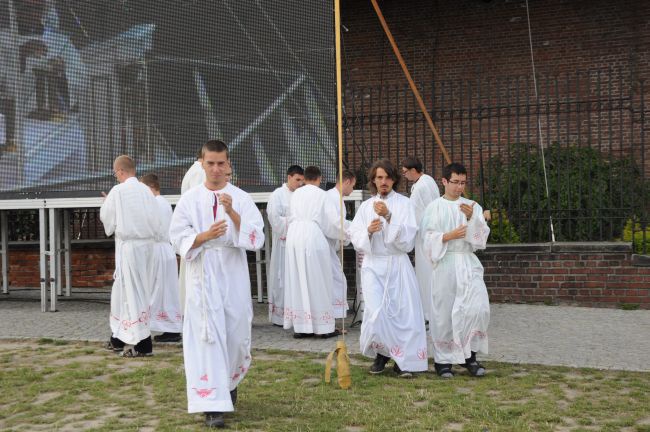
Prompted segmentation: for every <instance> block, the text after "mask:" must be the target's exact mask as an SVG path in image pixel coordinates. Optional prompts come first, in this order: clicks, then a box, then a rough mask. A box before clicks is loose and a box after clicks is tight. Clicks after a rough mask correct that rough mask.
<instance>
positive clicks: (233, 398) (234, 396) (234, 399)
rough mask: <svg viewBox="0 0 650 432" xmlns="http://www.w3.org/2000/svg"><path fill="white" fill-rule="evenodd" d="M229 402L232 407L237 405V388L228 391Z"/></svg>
mask: <svg viewBox="0 0 650 432" xmlns="http://www.w3.org/2000/svg"><path fill="white" fill-rule="evenodd" d="M230 400H231V401H232V405H233V406H235V404H236V403H237V387H235V389H234V390H230Z"/></svg>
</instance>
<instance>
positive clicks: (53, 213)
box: [47, 208, 58, 312]
mask: <svg viewBox="0 0 650 432" xmlns="http://www.w3.org/2000/svg"><path fill="white" fill-rule="evenodd" d="M49 213H50V221H49V222H50V246H49V251H48V252H47V255H49V256H50V312H55V311H56V264H57V262H58V259H57V255H56V209H53V208H51V209H49Z"/></svg>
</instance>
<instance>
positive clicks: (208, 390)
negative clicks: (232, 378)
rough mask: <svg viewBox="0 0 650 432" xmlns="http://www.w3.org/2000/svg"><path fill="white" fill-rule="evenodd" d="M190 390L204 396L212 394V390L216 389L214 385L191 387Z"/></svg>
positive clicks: (201, 396)
mask: <svg viewBox="0 0 650 432" xmlns="http://www.w3.org/2000/svg"><path fill="white" fill-rule="evenodd" d="M192 390H194V391H195V392H196V394H197V395H199V397H200V398H206V397H208V396H210V395H211V394H212V392H213V391H215V390H216V388H215V387H212V388H196V387H192Z"/></svg>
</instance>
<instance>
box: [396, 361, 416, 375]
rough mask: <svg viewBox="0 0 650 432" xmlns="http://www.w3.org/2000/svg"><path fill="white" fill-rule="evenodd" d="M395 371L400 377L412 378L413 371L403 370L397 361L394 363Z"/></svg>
mask: <svg viewBox="0 0 650 432" xmlns="http://www.w3.org/2000/svg"><path fill="white" fill-rule="evenodd" d="M393 372H395V373H396V374H397V376H398V377H400V378H412V377H413V373H412V372H409V371H403V370H402V369H400V368H399V366H397V363H395V364H394V365H393Z"/></svg>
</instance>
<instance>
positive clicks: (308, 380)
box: [302, 378, 323, 385]
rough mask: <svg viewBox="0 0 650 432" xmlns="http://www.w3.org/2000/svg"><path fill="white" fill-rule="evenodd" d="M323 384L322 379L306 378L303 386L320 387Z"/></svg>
mask: <svg viewBox="0 0 650 432" xmlns="http://www.w3.org/2000/svg"><path fill="white" fill-rule="evenodd" d="M321 382H323V380H322V379H320V378H305V379H304V380H302V383H303V384H311V385H318V384H320V383H321Z"/></svg>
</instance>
